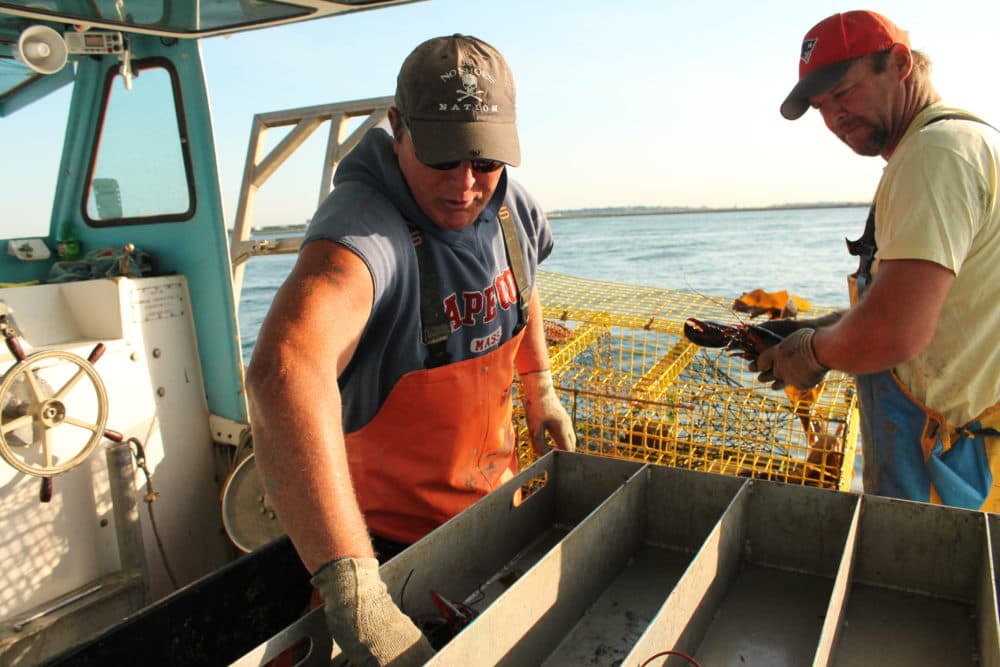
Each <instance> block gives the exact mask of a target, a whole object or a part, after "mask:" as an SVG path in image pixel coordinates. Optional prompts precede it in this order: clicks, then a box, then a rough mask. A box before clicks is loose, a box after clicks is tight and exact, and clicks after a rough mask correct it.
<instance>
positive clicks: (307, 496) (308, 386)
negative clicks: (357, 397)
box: [247, 241, 374, 572]
mask: <svg viewBox="0 0 1000 667" xmlns="http://www.w3.org/2000/svg"><path fill="white" fill-rule="evenodd" d="M372 300H373V288H372V279H371V274H370V273H369V271H368V268H367V267H366V266H365V264H364V263H363V262H362V261H361V259H360V258H359V257H358V256H357V255H355V254H354V253H352V252H351V251H350V250H348V249H347V248H345V247H344V246H341V245H339V244H335V243H332V242H329V241H314V242H312V243H310V244H308V245H306V246H304V247H303V249H302V251H301V252H300V254H299V258H298V261H297V262H296V264H295V267H294V268H293V270H292V273H291V274H290V275H289V277H288V279H287V280H286V281H285V283H284V284H283V285H282V287H281V288H280V289H279V290H278V292H277V294H276V296H275V299H274V302H273V303H272V305H271V309H270V311H269V312H268V315H267V318H266V319H265V321H264V324H263V325H262V326H261V330H260V334H259V336H258V338H257V343H256V345H255V349H254V353H253V358H252V360H251V362H250V365H249V368H248V372H247V395H248V398H249V401H250V413H251V422H252V426H253V436H254V452H255V456H256V459H257V466H258V471H259V473H260V475H261V478H262V480H263V482H264V486H265V489H266V491H267V494H268V497H269V499H270V500H271V502H272V503H273V505H274V507H275V510H276V512H277V514H278V516H279V518H280V520H281V523H282V526H283V527H284V528H285V530H286V531H287V533H288V535H289V537H290V538H291V540H292V543H293V544H294V545H295V547H296V550H297V551H298V553H299V556H300V557H301V558H302V560H303V562H304V563H305V565H306V567H307V568H308V569H309V571H310V572H315V571H316V570H317V569H319V568H320V567H321V566H322V565H324V564H325V563H327V562H329V561H331V560H333V559H336V558H341V557H344V556H350V557H354V558H366V557H372V556H373V555H374V554H373V552H372V548H371V544H370V542H369V537H368V531H367V529H366V527H365V522H364V518H363V516H362V514H361V511H360V509H359V507H358V502H357V499H356V497H355V495H354V488H353V485H352V483H351V478H350V473H349V470H348V465H347V456H346V451H345V448H344V432H343V425H342V420H341V402H340V391H339V389H338V385H337V378H338V376H339V375H340V373H341V372H342V371H343V369H344V368H345V367H346V365H347V364H348V362H349V361H350V359H351V356H352V355H353V353H354V350H355V348H356V346H357V344H358V340H359V338H360V335H361V332H362V330H363V329H364V326H365V323H366V322H367V320H368V317H369V315H370V313H371V307H372Z"/></svg>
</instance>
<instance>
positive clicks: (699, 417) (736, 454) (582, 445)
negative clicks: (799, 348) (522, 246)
mask: <svg viewBox="0 0 1000 667" xmlns="http://www.w3.org/2000/svg"><path fill="white" fill-rule="evenodd" d="M538 285H539V292H540V296H541V300H542V308H543V312H544V317H545V327H546V338H547V340H548V347H549V355H550V359H551V363H552V376H553V381H554V383H555V385H556V388H557V391H558V393H559V395H560V399H561V400H562V401H563V404H564V405H565V406H566V408H567V410H568V411H569V413H570V416H571V417H572V418H573V421H574V424H575V426H576V432H577V449H578V451H584V452H588V453H592V454H598V455H602V456H609V457H613V458H623V459H630V460H637V461H644V462H650V463H660V464H665V465H670V466H675V467H680V468H688V469H692V470H703V471H709V472H716V473H723V474H727V475H736V476H743V477H754V478H760V479H769V480H778V481H783V482H788V483H793V484H802V485H807V486H817V487H822V488H829V489H840V490H848V489H849V488H850V485H851V478H852V476H853V468H854V458H855V451H856V443H857V432H858V428H857V424H858V420H857V407H856V398H855V391H854V383H853V380H852V379H851V378H850V377H849V376H847V375H844V374H842V373H839V372H830V373H828V374H827V376H826V379H825V380H824V382H823V383H822V384H821V385H819V386H818V387H815V388H814V389H812V390H810V391H808V392H797V391H795V390H794V389H790V390H785V391H777V390H773V389H771V388H770V387H769V386H768V385H765V384H761V383H760V382H757V381H756V378H755V374H753V373H751V372H750V371H748V370H747V361H746V360H745V359H742V358H740V357H735V356H732V355H730V354H729V353H728V352H725V351H723V350H718V349H708V348H702V347H698V346H696V345H695V344H693V343H691V342H690V341H688V340H687V339H686V338H685V337H684V335H683V328H682V327H683V323H684V320H685V319H687V318H688V317H697V318H699V319H703V320H706V319H707V320H714V321H718V322H726V323H732V324H739V323H741V322H743V323H745V322H747V321H748V320H745V319H744V320H740V319H738V318H737V317H736V315H735V314H734V313H733V312H732V311H731V310H730V309H729V303H731V300H729V301H727V300H726V299H723V298H714V297H706V296H703V295H700V294H697V293H694V292H682V291H673V290H666V289H660V288H654V287H642V286H636V285H625V284H619V283H612V282H604V281H597V280H590V279H584V278H577V277H573V276H567V275H562V274H555V273H549V272H544V271H540V272H539V276H538ZM812 315H813V313H810V316H812ZM515 406H516V408H515V423H516V425H517V441H518V455H519V459H520V462H521V465H522V466H524V465H527V464H529V463H530V462H531V461H533V460H534V459H535V458H536V454H535V452H534V451H533V449H532V447H531V445H530V443H529V441H528V438H527V433H526V431H527V429H526V426H525V423H524V415H523V412H522V411H521V407H520V402H519V401H518V402H515Z"/></svg>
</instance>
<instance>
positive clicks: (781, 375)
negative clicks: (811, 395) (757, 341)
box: [750, 328, 827, 389]
mask: <svg viewBox="0 0 1000 667" xmlns="http://www.w3.org/2000/svg"><path fill="white" fill-rule="evenodd" d="M815 333H816V330H815V329H810V328H804V329H799V330H798V331H794V332H792V334H791V335H789V336H788V337H787V338H785V340H783V341H781V342H780V343H778V344H777V345H775V346H773V347H769V348H767V349H766V350H764V351H763V352H761V354H760V356H759V357H758V358H757V361H755V362H752V363H751V364H750V370H751V371H760V375H758V376H757V379H758V380H760V381H761V382H770V383H771V388H772V389H781V388H782V387H784V386H785V385H790V386H792V387H798V388H799V389H809V388H810V387H814V386H816V385H817V384H819V383H820V382H821V381H822V380H823V376H824V375H826V371H827V368H826V367H825V366H823V365H822V364H820V363H819V362H818V361H817V360H816V354H815V352H813V346H812V339H813V335H814V334H815Z"/></svg>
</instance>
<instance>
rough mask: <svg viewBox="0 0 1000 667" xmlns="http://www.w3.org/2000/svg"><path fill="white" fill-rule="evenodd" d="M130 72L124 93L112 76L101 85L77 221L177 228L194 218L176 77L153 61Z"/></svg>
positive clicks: (117, 76)
mask: <svg viewBox="0 0 1000 667" xmlns="http://www.w3.org/2000/svg"><path fill="white" fill-rule="evenodd" d="M134 67H135V76H134V77H133V79H132V83H131V89H128V88H126V86H125V81H124V79H123V78H122V77H121V76H120V74H118V72H117V68H115V69H114V70H112V71H111V72H110V73H109V76H108V82H107V84H106V85H105V97H104V100H105V101H104V115H103V118H102V121H101V125H100V133H99V135H98V140H97V145H96V149H95V151H94V157H93V159H92V161H91V166H90V177H89V180H88V183H89V186H88V188H87V191H86V195H85V198H84V217H85V219H86V220H87V222H88V223H89V224H91V225H93V226H108V225H125V224H142V223H150V222H172V221H181V220H187V219H189V218H191V216H192V215H193V214H194V208H195V207H194V203H195V198H194V188H193V178H192V175H191V157H190V155H189V153H188V141H187V136H186V132H185V126H184V122H183V120H182V116H181V113H180V110H181V104H180V88H179V87H178V85H177V81H176V77H175V73H174V71H173V69H172V68H170V67H169V64H168V63H167V62H166V61H162V60H159V59H151V60H150V61H146V62H145V63H144V62H143V61H139V62H137V63H135V65H134Z"/></svg>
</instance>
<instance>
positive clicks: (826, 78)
mask: <svg viewBox="0 0 1000 667" xmlns="http://www.w3.org/2000/svg"><path fill="white" fill-rule="evenodd" d="M894 44H905V45H906V46H907V48H909V46H910V36H909V34H907V32H906V31H905V30H900V29H899V28H897V27H896V24H895V23H893V22H892V21H890V20H889V19H887V18H886V17H884V16H882V15H881V14H876V13H875V12H870V11H865V10H861V11H853V12H844V13H842V14H834V15H833V16H830V17H827V18H825V19H823V20H822V21H820V22H819V23H817V24H816V25H815V26H813V27H812V29H811V30H809V32H807V33H806V36H805V37H803V38H802V52H801V54H800V55H799V82H798V83H797V84H795V87H794V88H792V92H790V93H788V97H786V98H785V101H784V102H783V103H782V104H781V115H782V116H784V117H785V118H787V119H788V120H795V119H796V118H799V117H800V116H801V115H802V114H804V113H805V112H806V109H808V108H809V98H810V97H813V96H814V95H819V94H821V93H825V92H826V91H828V90H830V89H832V88H834V87H835V86H836V85H837V84H838V83H839V82H840V79H841V78H842V77H843V76H844V74H845V73H846V72H847V70H848V68H849V67H850V66H851V63H852V62H853V61H854V59H855V58H860V57H861V56H867V55H869V54H871V53H877V52H879V51H884V50H886V49H888V48H890V47H892V46H893V45H894Z"/></svg>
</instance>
